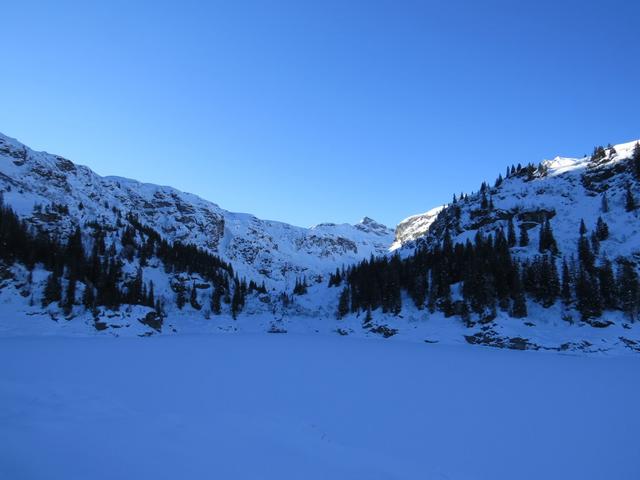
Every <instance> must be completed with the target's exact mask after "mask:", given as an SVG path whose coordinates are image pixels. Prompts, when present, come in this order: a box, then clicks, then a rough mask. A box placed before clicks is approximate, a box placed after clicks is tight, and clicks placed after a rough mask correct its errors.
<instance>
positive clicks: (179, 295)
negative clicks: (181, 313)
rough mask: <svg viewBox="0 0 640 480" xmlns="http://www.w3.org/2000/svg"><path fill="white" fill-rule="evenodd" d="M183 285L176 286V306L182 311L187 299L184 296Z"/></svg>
mask: <svg viewBox="0 0 640 480" xmlns="http://www.w3.org/2000/svg"><path fill="white" fill-rule="evenodd" d="M184 290H185V289H184V285H182V284H180V285H178V291H177V292H176V306H177V307H178V308H179V309H180V310H182V309H183V308H184V306H185V304H186V303H187V299H186V297H185V294H184Z"/></svg>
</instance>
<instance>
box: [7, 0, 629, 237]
mask: <svg viewBox="0 0 640 480" xmlns="http://www.w3.org/2000/svg"><path fill="white" fill-rule="evenodd" d="M99 4H100V5H99ZM1 15H2V27H1V28H0V40H1V42H2V53H1V57H0V69H1V72H0V73H1V74H0V99H1V108H0V131H2V132H3V133H5V134H7V135H9V136H12V137H16V138H18V139H19V140H21V141H23V142H25V143H27V144H28V145H30V146H31V147H33V148H36V149H44V150H47V151H50V152H54V153H58V154H61V155H64V156H66V157H68V158H70V159H72V160H74V161H76V162H78V163H82V164H85V165H88V166H90V167H91V168H93V169H94V170H95V171H97V172H98V173H100V174H102V175H120V176H126V177H132V178H136V179H138V180H142V181H148V182H153V183H160V184H166V185H172V186H175V187H177V188H179V189H181V190H185V191H189V192H193V193H196V194H199V195H200V196H202V197H204V198H206V199H208V200H212V201H214V202H216V203H218V204H219V205H220V206H221V207H223V208H226V209H228V210H233V211H243V212H250V213H254V214H256V215H258V216H259V217H262V218H269V219H275V220H283V221H287V222H289V223H294V224H297V225H303V226H310V225H312V224H315V223H319V222H323V221H334V222H350V223H353V222H356V221H358V220H359V219H360V218H361V217H363V216H365V215H368V216H371V217H373V218H375V219H377V220H379V221H381V222H383V223H386V224H388V225H390V226H393V225H395V224H396V223H397V222H398V221H400V220H402V219H403V218H405V217H407V216H409V215H412V214H415V213H419V212H423V211H426V210H428V209H430V208H432V207H434V206H436V205H439V204H441V203H444V202H447V201H449V200H450V198H451V195H452V193H453V192H460V191H471V190H477V188H478V186H479V185H480V183H481V181H482V180H485V179H486V180H489V181H492V180H493V179H494V178H495V177H496V176H497V174H498V173H500V172H503V171H504V168H505V167H506V166H507V165H508V164H511V163H518V162H522V163H526V162H529V161H531V162H536V163H537V162H538V161H540V160H542V159H543V158H550V157H552V156H555V155H557V154H562V155H574V156H581V155H583V154H585V153H590V152H591V150H592V148H593V146H594V145H595V144H606V143H609V142H611V143H621V142H626V141H630V140H632V139H636V138H640V90H639V86H640V6H639V2H635V1H632V0H626V1H617V0H608V1H600V2H590V1H588V0H582V1H560V0H557V1H529V2H525V1H502V2H498V1H482V2H480V1H467V2H463V1H439V2H435V1H434V2H430V1H426V0H425V1H401V0H395V1H385V0H381V1H371V0H369V1H346V0H341V1H340V0H339V1H333V0H322V1H315V2H307V1H300V0H291V1H282V2H278V1H272V2H268V1H243V0H233V1H224V2H215V1H210V2H206V1H200V2H195V1H175V2H167V1H148V2H143V1H138V2H134V1H116V0H109V1H106V2H87V1H82V2H80V1H79V2H68V1H64V0H62V1H56V2H53V1H46V2H34V1H29V0H20V1H14V2H3V5H2V11H1Z"/></svg>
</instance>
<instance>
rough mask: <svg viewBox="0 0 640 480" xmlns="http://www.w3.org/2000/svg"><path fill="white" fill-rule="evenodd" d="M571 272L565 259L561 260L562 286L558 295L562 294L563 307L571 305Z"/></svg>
mask: <svg viewBox="0 0 640 480" xmlns="http://www.w3.org/2000/svg"><path fill="white" fill-rule="evenodd" d="M571 284H572V278H571V272H570V271H569V265H567V261H566V260H563V261H562V287H561V289H560V295H561V296H562V303H563V304H564V306H565V307H568V306H569V305H571V302H572V301H573V297H572V293H571Z"/></svg>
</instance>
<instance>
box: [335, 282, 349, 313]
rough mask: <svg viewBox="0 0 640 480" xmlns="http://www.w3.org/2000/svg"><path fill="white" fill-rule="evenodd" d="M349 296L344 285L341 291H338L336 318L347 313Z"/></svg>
mask: <svg viewBox="0 0 640 480" xmlns="http://www.w3.org/2000/svg"><path fill="white" fill-rule="evenodd" d="M349 297H350V292H349V288H348V287H344V288H343V289H342V292H340V298H339V299H338V318H343V317H344V316H345V315H346V314H348V313H349Z"/></svg>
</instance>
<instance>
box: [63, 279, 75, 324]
mask: <svg viewBox="0 0 640 480" xmlns="http://www.w3.org/2000/svg"><path fill="white" fill-rule="evenodd" d="M75 302H76V280H75V278H69V280H68V281H67V289H66V292H65V298H64V303H63V305H62V310H63V312H64V314H65V315H69V314H70V313H71V310H72V309H73V305H74V304H75Z"/></svg>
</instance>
